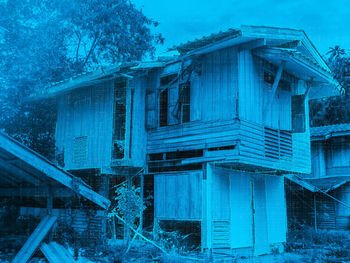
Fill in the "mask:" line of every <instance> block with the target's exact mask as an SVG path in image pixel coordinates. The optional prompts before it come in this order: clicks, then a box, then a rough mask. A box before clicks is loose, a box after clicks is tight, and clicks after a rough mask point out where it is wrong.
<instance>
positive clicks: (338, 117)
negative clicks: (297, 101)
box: [310, 46, 350, 126]
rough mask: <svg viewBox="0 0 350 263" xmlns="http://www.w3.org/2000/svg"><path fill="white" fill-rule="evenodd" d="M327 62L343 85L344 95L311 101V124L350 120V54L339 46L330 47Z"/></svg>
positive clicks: (329, 123) (318, 124)
mask: <svg viewBox="0 0 350 263" xmlns="http://www.w3.org/2000/svg"><path fill="white" fill-rule="evenodd" d="M327 55H328V58H327V62H328V65H329V66H330V68H331V70H332V71H333V73H334V77H335V79H336V80H337V81H338V83H339V84H340V85H341V89H342V95H341V96H337V97H330V98H326V99H318V100H312V101H310V125H311V126H322V125H331V124H339V123H345V122H350V111H349V109H350V108H349V106H350V97H349V96H350V55H349V53H348V52H346V51H345V50H344V49H342V48H340V47H339V46H335V47H334V48H332V47H331V48H330V50H329V52H328V53H327Z"/></svg>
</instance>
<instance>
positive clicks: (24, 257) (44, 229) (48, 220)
mask: <svg viewBox="0 0 350 263" xmlns="http://www.w3.org/2000/svg"><path fill="white" fill-rule="evenodd" d="M56 220H57V217H56V216H50V215H47V216H45V217H44V218H43V219H42V220H41V221H40V223H39V225H38V226H37V227H36V228H35V230H34V232H33V233H32V234H31V235H30V236H29V238H28V239H27V241H26V242H25V243H24V245H23V247H22V248H21V249H20V250H19V252H18V253H17V255H16V256H15V258H14V259H13V260H12V263H25V262H27V261H28V260H29V259H30V258H31V257H32V256H33V254H34V253H35V251H36V250H37V248H38V247H39V246H40V244H41V243H42V241H43V240H44V238H45V237H46V235H47V234H48V233H49V232H50V229H51V228H52V227H53V225H54V224H55V222H56Z"/></svg>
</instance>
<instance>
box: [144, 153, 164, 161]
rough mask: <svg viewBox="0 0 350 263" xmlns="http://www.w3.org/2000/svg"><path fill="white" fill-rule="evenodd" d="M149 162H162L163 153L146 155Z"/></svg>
mask: <svg viewBox="0 0 350 263" xmlns="http://www.w3.org/2000/svg"><path fill="white" fill-rule="evenodd" d="M148 158H149V160H150V161H162V160H164V156H163V153H152V154H150V155H148Z"/></svg>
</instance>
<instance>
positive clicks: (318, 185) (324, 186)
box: [304, 176, 350, 192]
mask: <svg viewBox="0 0 350 263" xmlns="http://www.w3.org/2000/svg"><path fill="white" fill-rule="evenodd" d="M304 180H305V181H306V182H307V183H309V184H310V185H313V186H314V187H315V189H316V192H319V191H320V190H321V191H323V192H330V191H332V190H334V189H337V188H338V187H340V186H342V185H344V184H346V183H348V182H350V176H337V177H327V178H320V179H304Z"/></svg>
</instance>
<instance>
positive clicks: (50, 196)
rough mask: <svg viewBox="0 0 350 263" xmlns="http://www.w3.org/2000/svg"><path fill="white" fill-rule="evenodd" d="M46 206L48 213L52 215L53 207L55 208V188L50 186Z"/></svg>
mask: <svg viewBox="0 0 350 263" xmlns="http://www.w3.org/2000/svg"><path fill="white" fill-rule="evenodd" d="M46 208H47V214H48V215H52V209H53V190H52V187H51V186H49V191H48V195H47V199H46Z"/></svg>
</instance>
